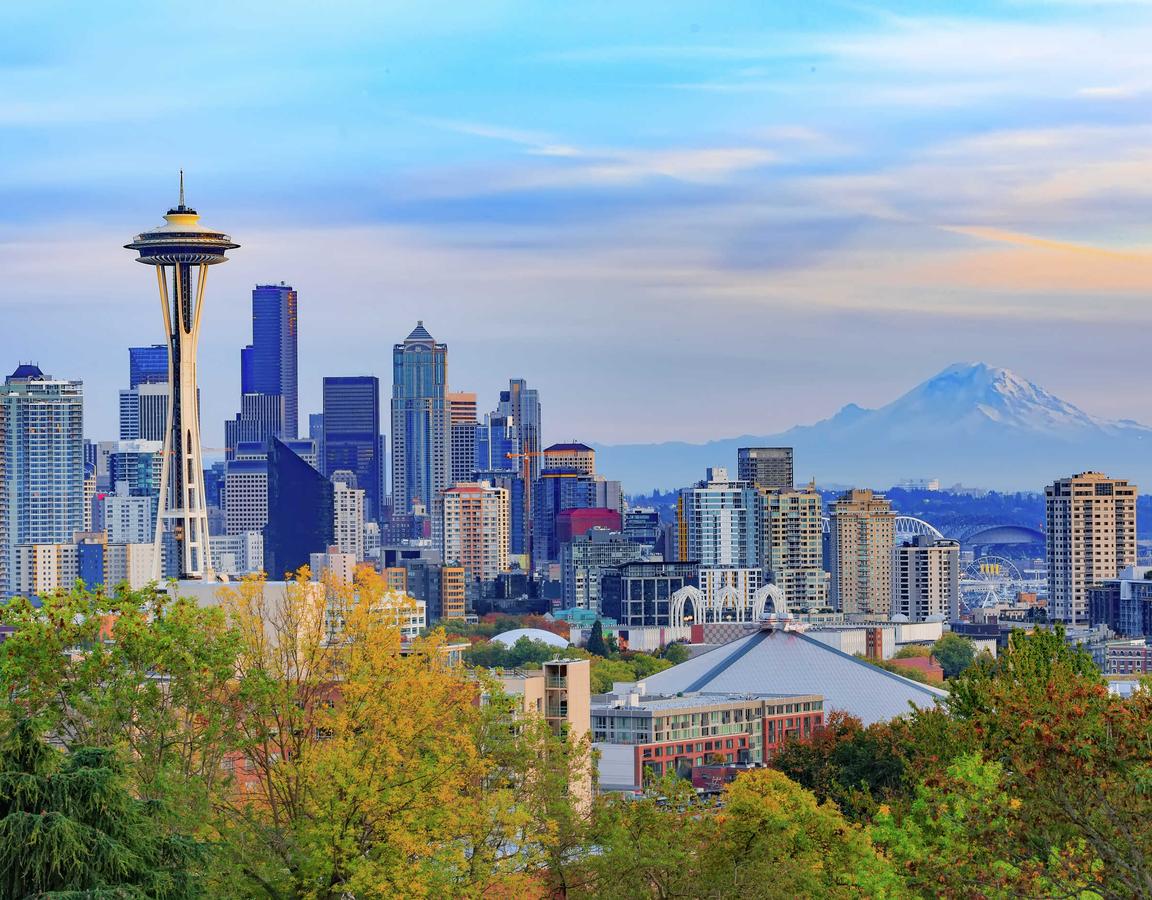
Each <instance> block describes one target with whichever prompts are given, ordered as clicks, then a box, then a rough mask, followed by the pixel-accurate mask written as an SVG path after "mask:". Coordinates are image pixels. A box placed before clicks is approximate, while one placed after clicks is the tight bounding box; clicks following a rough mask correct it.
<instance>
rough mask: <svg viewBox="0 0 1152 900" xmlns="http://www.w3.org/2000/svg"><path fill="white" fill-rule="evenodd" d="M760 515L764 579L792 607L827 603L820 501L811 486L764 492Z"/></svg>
mask: <svg viewBox="0 0 1152 900" xmlns="http://www.w3.org/2000/svg"><path fill="white" fill-rule="evenodd" d="M762 496H763V511H762V514H761V516H760V530H761V534H760V553H761V564H762V565H763V567H764V571H765V572H766V574H767V577H768V580H769V581H770V582H771V583H772V584H774V585H776V587H778V588H780V590H782V591H783V592H784V599H786V600H787V601H788V605H789V606H790V607H791V608H793V609H811V608H813V607H821V606H825V605H826V604H827V603H828V573H827V572H825V571H824V565H823V558H824V549H823V527H822V525H821V513H822V511H823V504H822V502H821V500H820V492H819V491H817V490H816V487H815V485H809V486H808V487H807V488H804V489H802V490H786V491H772V490H769V491H764V492H763V493H762Z"/></svg>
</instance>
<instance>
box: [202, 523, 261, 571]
mask: <svg viewBox="0 0 1152 900" xmlns="http://www.w3.org/2000/svg"><path fill="white" fill-rule="evenodd" d="M211 549H212V568H213V569H214V570H215V571H216V572H217V573H218V574H221V575H227V576H229V577H230V578H240V577H243V576H244V575H250V574H252V573H254V572H263V571H264V534H263V532H260V531H249V532H246V533H244V534H236V535H223V534H221V535H216V536H214V537H213V538H212V547H211Z"/></svg>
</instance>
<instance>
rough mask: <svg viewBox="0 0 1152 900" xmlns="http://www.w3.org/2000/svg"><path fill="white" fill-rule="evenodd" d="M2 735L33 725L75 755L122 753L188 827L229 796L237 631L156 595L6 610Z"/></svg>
mask: <svg viewBox="0 0 1152 900" xmlns="http://www.w3.org/2000/svg"><path fill="white" fill-rule="evenodd" d="M0 620H2V621H3V622H4V624H7V625H12V626H14V627H15V633H14V634H12V635H11V636H10V637H9V638H8V640H6V641H4V642H3V643H0V685H3V688H2V689H0V691H2V693H0V727H4V726H5V725H7V726H11V725H12V724H14V723H15V722H18V721H20V720H22V719H32V720H33V721H35V722H36V723H37V725H38V726H39V727H41V728H42V729H43V730H44V731H46V732H47V733H50V734H51V735H52V738H53V741H54V742H56V743H59V744H61V745H63V746H65V747H100V748H106V749H112V750H115V751H116V752H117V753H118V754H119V755H120V758H121V759H122V760H123V761H124V763H125V765H126V775H127V776H128V778H129V782H130V784H131V786H132V789H133V790H134V791H136V792H137V793H138V794H139V795H140V796H142V797H143V798H145V799H149V798H166V799H167V800H168V801H169V804H168V808H170V809H172V810H178V811H179V821H178V823H175V824H177V825H178V827H179V828H182V829H183V828H187V827H188V826H189V823H190V822H191V821H200V822H203V821H204V820H206V819H207V817H208V816H209V815H210V814H211V807H212V804H213V803H214V802H215V800H216V799H217V798H218V796H219V793H220V792H221V791H222V790H224V789H225V781H226V778H225V773H224V771H223V769H222V767H221V760H222V758H223V755H224V753H225V752H226V751H227V749H228V748H229V746H230V744H231V741H232V739H233V738H234V737H235V730H234V725H235V721H234V716H233V708H232V703H231V697H232V689H231V682H232V678H233V674H234V671H235V663H236V659H237V655H238V653H239V647H240V640H239V635H238V634H237V633H236V632H235V631H233V630H232V629H231V628H230V627H229V625H228V623H227V621H226V619H225V616H224V614H223V612H222V611H221V610H220V609H211V608H209V609H205V608H201V607H198V606H197V604H196V603H195V602H194V601H192V600H188V599H183V598H178V599H172V598H170V597H169V596H168V595H167V593H164V592H157V591H152V590H144V591H130V590H127V589H117V590H116V591H115V592H113V593H112V594H110V595H105V594H103V593H100V592H93V591H86V590H84V589H83V588H81V587H76V588H74V589H73V590H71V591H64V592H58V593H54V594H49V595H46V596H45V597H43V598H42V604H41V606H39V607H36V606H33V605H32V604H31V603H29V602H28V601H27V600H24V599H20V598H18V599H15V600H13V601H12V602H10V603H9V604H7V605H6V606H4V607H3V608H2V610H0Z"/></svg>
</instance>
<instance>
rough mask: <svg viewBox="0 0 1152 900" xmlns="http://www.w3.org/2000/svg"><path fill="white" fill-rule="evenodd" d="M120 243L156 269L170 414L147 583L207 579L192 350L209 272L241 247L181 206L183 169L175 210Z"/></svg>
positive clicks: (208, 556)
mask: <svg viewBox="0 0 1152 900" xmlns="http://www.w3.org/2000/svg"><path fill="white" fill-rule="evenodd" d="M124 246H125V247H126V248H127V249H129V250H135V251H136V252H137V254H138V256H137V257H136V261H137V262H140V263H144V264H145V265H149V266H153V267H155V269H156V282H157V285H158V286H159V289H160V308H161V311H162V313H163V316H164V329H165V331H166V332H167V338H168V409H167V418H166V425H165V429H164V446H163V451H162V462H161V466H160V497H159V501H158V503H157V510H156V532H155V537H154V543H153V550H154V553H153V561H152V578H153V580H155V581H160V579H161V577H162V576H163V575H168V576H169V577H171V576H175V577H177V578H180V579H206V580H211V579H213V578H214V577H215V574H214V572H213V569H212V554H211V552H210V550H209V547H208V504H207V501H206V498H205V496H204V461H203V458H202V454H201V449H200V403H199V391H198V389H197V386H196V347H197V344H198V343H199V340H200V314H201V312H202V311H203V307H204V285H205V283H206V282H207V279H208V267H209V266H214V265H217V264H218V263H222V262H226V261H227V259H228V257H227V256H226V255H225V254H226V251H228V250H235V249H236V248H237V247H239V246H240V245H239V244H234V243H232V239H231V238H230V237H228V235H226V234H224V233H223V232H222V231H216V230H215V229H212V228H207V227H205V226H204V225H201V224H200V215H199V213H197V212H196V210H194V209H191V208H189V207H188V206H185V205H184V170H183V169H181V170H180V203H179V205H178V206H177V207H176V208H175V209H170V210H168V212H167V213H166V214H165V216H164V224H163V225H159V226H157V227H156V228H152V229H150V230H148V231H145V232H142V233H141V234H138V235H136V239H135V240H133V241H132V243H130V244H125V245H124ZM165 558H166V559H165ZM162 562H163V566H162Z"/></svg>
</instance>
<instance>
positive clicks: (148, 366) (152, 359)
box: [128, 344, 168, 390]
mask: <svg viewBox="0 0 1152 900" xmlns="http://www.w3.org/2000/svg"><path fill="white" fill-rule="evenodd" d="M167 381H168V348H167V347H165V346H164V345H163V344H152V345H151V346H150V347H129V348H128V388H129V390H131V389H132V388H134V387H136V386H137V385H140V384H166V383H167Z"/></svg>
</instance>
